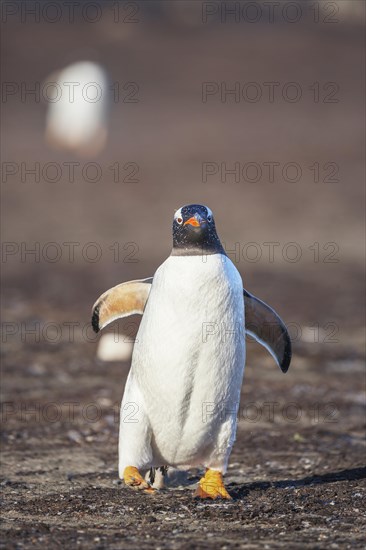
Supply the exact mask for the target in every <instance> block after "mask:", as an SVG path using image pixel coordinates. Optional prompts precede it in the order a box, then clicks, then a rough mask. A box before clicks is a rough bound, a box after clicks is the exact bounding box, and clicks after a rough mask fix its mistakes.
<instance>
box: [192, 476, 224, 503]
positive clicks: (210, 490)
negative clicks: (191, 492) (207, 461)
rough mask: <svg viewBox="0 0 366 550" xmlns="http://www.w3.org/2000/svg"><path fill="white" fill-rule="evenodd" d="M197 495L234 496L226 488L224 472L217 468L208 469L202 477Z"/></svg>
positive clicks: (200, 496)
mask: <svg viewBox="0 0 366 550" xmlns="http://www.w3.org/2000/svg"><path fill="white" fill-rule="evenodd" d="M195 496H196V497H198V498H212V499H216V498H226V499H231V498H232V497H231V496H230V495H229V493H228V492H227V490H226V489H225V486H224V482H223V480H222V473H221V472H217V471H216V470H206V473H205V475H204V476H203V477H202V478H201V479H200V482H199V485H198V488H197V491H196V493H195Z"/></svg>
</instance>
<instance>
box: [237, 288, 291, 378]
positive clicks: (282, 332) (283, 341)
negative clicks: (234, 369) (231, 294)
mask: <svg viewBox="0 0 366 550" xmlns="http://www.w3.org/2000/svg"><path fill="white" fill-rule="evenodd" d="M244 304H245V332H246V333H247V334H249V336H252V337H253V338H254V339H255V340H257V342H258V343H259V344H261V345H262V346H263V347H265V348H266V349H267V350H268V351H269V353H270V354H271V355H272V357H273V358H274V360H275V361H276V363H277V365H278V366H279V367H280V369H281V370H282V372H287V371H288V368H289V366H290V362H291V355H292V352H291V340H290V336H289V333H288V331H287V328H286V325H285V323H284V322H283V321H282V319H281V317H280V316H279V315H278V314H277V313H276V312H275V311H274V309H272V308H271V307H270V306H269V305H267V304H266V303H265V302H262V300H259V298H256V297H255V296H253V295H252V294H250V293H249V292H248V291H247V290H245V289H244Z"/></svg>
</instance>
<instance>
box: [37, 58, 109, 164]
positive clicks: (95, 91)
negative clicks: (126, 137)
mask: <svg viewBox="0 0 366 550" xmlns="http://www.w3.org/2000/svg"><path fill="white" fill-rule="evenodd" d="M108 83H109V80H108V75H107V73H106V71H105V70H104V69H103V68H102V67H101V66H100V65H98V64H96V63H93V62H91V61H80V62H77V63H73V64H72V65H68V66H67V67H65V68H64V69H62V70H61V71H60V72H58V73H53V74H52V75H50V77H48V79H47V82H46V83H45V85H44V89H46V93H45V94H44V95H45V96H46V99H47V100H48V101H49V106H48V113H47V120H46V133H45V139H46V142H47V144H48V145H49V146H51V147H52V148H54V149H61V150H65V151H71V152H73V153H74V154H75V155H77V156H80V157H93V156H95V155H97V154H98V153H100V152H101V151H102V149H103V148H104V146H105V143H106V140H107V134H108V127H107V113H108Z"/></svg>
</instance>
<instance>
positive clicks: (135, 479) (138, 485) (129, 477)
mask: <svg viewBox="0 0 366 550" xmlns="http://www.w3.org/2000/svg"><path fill="white" fill-rule="evenodd" d="M123 481H124V482H125V484H126V485H127V486H128V487H131V488H132V489H135V490H138V491H144V493H148V494H152V493H155V490H154V489H153V488H152V487H151V485H150V484H149V483H148V482H147V481H146V480H145V479H144V478H143V477H142V475H141V474H140V472H139V471H138V469H137V468H135V466H127V468H125V469H124V472H123Z"/></svg>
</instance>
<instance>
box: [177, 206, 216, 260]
mask: <svg viewBox="0 0 366 550" xmlns="http://www.w3.org/2000/svg"><path fill="white" fill-rule="evenodd" d="M174 250H181V251H182V250H186V251H187V254H190V253H193V254H195V253H197V251H198V252H199V253H202V252H204V253H211V254H216V253H223V248H222V245H221V243H220V239H219V237H218V236H217V233H216V227H215V220H214V217H213V214H212V212H211V210H210V209H209V208H208V207H207V206H203V205H201V204H187V205H186V206H182V207H181V208H179V209H178V210H177V211H176V213H175V214H174V219H173V251H174Z"/></svg>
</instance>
